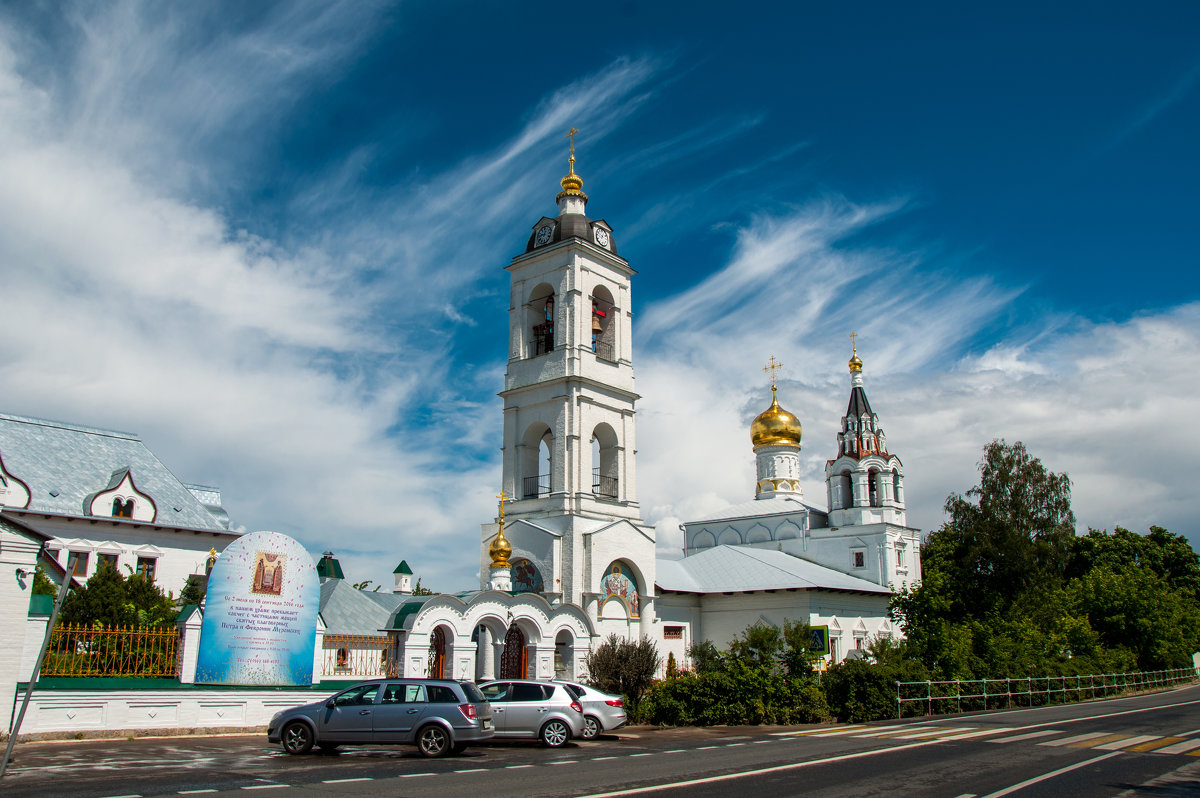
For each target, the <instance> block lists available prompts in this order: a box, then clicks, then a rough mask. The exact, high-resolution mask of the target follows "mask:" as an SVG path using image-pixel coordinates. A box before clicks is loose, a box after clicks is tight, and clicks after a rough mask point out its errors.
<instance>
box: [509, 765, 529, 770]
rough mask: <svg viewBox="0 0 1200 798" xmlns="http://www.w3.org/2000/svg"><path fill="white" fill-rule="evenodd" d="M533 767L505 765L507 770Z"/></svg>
mask: <svg viewBox="0 0 1200 798" xmlns="http://www.w3.org/2000/svg"><path fill="white" fill-rule="evenodd" d="M531 767H533V765H505V766H504V769H505V770H520V769H521V768H531Z"/></svg>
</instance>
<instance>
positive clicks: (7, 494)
mask: <svg viewBox="0 0 1200 798" xmlns="http://www.w3.org/2000/svg"><path fill="white" fill-rule="evenodd" d="M28 506H29V486H28V485H26V484H25V483H24V482H22V481H21V480H19V479H17V478H16V477H14V476H13V475H12V474H10V473H8V468H6V467H5V465H4V458H3V457H0V507H15V508H17V509H20V510H23V509H25V508H26V507H28Z"/></svg>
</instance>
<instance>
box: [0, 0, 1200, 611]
mask: <svg viewBox="0 0 1200 798" xmlns="http://www.w3.org/2000/svg"><path fill="white" fill-rule="evenodd" d="M914 6H915V7H914ZM571 127H576V128H578V129H579V131H580V133H579V134H578V136H577V137H576V139H575V143H576V155H577V158H578V160H577V163H576V169H577V171H578V173H579V174H580V175H581V176H582V177H583V178H584V181H585V185H584V190H585V191H586V192H587V193H588V194H589V196H590V198H591V199H590V202H589V205H588V215H589V216H590V217H591V218H593V219H604V220H606V221H607V222H608V223H609V224H610V225H611V226H612V228H613V230H614V239H615V240H616V242H617V246H618V247H619V251H620V253H621V254H622V256H624V257H625V258H627V259H628V260H629V262H630V264H631V265H632V266H633V268H635V269H636V270H637V275H636V276H635V277H634V279H633V313H634V316H633V319H634V328H633V329H634V353H635V354H634V368H635V374H636V378H637V389H638V391H639V393H640V394H641V396H642V399H641V400H640V402H639V403H638V414H637V425H638V427H637V435H638V452H637V460H638V462H637V467H638V486H637V493H638V498H639V500H640V503H641V509H642V516H643V518H644V519H645V520H646V521H647V522H649V523H651V524H653V525H655V526H656V529H657V538H658V550H659V552H660V554H661V555H662V556H665V557H673V556H679V554H680V547H681V545H682V535H681V533H680V532H679V528H678V525H679V523H680V522H681V521H682V520H686V519H690V518H695V517H698V516H700V515H702V514H705V513H708V512H710V511H713V510H715V509H717V508H719V507H721V506H723V505H725V504H730V503H736V502H741V501H744V500H746V499H748V498H750V497H752V496H753V490H754V458H753V452H752V451H751V447H750V441H749V424H750V422H751V420H752V419H753V418H754V416H755V415H757V414H758V413H759V412H761V411H762V410H763V409H765V408H766V407H767V405H768V404H769V397H770V388H769V380H768V379H767V377H766V375H765V374H764V373H763V372H762V367H763V366H764V365H765V364H766V362H767V360H768V358H769V357H771V356H774V357H776V358H778V360H780V361H781V362H782V363H783V365H784V368H783V370H782V371H781V372H780V375H779V398H780V402H781V403H782V404H783V406H784V407H785V408H787V409H788V410H790V411H791V412H793V413H795V414H796V415H797V417H799V419H800V421H801V423H802V424H803V426H804V439H803V450H802V453H801V458H802V465H803V468H804V475H803V477H804V478H803V480H802V483H803V487H804V491H805V496H806V500H807V501H808V502H809V503H810V504H813V505H815V506H818V507H824V506H825V488H824V483H823V478H824V477H823V469H824V464H825V461H826V460H827V459H829V458H831V457H833V456H834V454H835V451H836V449H835V447H836V433H837V429H838V423H839V417H840V416H841V414H842V413H843V412H845V406H846V402H847V399H848V396H849V375H848V372H847V368H846V361H847V359H848V358H849V356H850V337H849V336H850V333H851V332H856V333H857V334H858V338H857V341H858V351H859V355H860V356H861V357H862V359H863V361H864V364H865V366H864V372H863V373H864V378H865V383H866V388H867V392H868V395H869V396H870V398H871V402H872V406H873V409H874V410H875V411H876V412H877V413H878V414H879V416H880V422H881V425H882V426H883V428H884V430H885V431H886V433H887V438H888V445H889V449H890V450H891V451H892V453H894V454H896V455H898V456H899V457H900V459H901V461H902V462H903V464H904V469H905V487H906V499H907V502H908V517H909V522H910V524H911V525H912V526H915V527H918V528H920V529H922V530H925V531H929V530H933V529H936V528H937V527H938V526H939V524H940V523H941V522H942V520H943V515H942V507H943V504H944V502H945V500H946V497H947V495H949V494H951V493H954V492H965V491H966V490H967V489H969V488H970V487H971V486H972V485H974V484H975V483H976V481H977V464H978V462H979V460H980V458H981V455H982V449H983V446H984V445H985V444H986V443H988V442H989V441H991V440H992V439H995V438H1002V439H1004V440H1007V441H1009V442H1013V441H1023V442H1024V443H1025V444H1026V445H1027V447H1028V448H1029V450H1030V452H1031V453H1032V454H1034V455H1035V456H1037V457H1039V458H1041V460H1042V461H1043V463H1044V464H1045V465H1046V466H1047V467H1048V468H1050V469H1051V470H1053V471H1056V472H1062V471H1065V472H1067V473H1068V474H1069V475H1070V477H1071V480H1072V490H1073V506H1074V510H1075V513H1076V516H1077V517H1078V522H1079V528H1080V530H1081V531H1086V529H1087V528H1088V527H1095V528H1101V529H1112V528H1113V527H1115V526H1118V525H1119V526H1124V527H1127V528H1131V529H1134V530H1140V531H1144V530H1146V529H1147V528H1148V527H1149V525H1151V524H1157V525H1161V526H1165V527H1167V528H1169V529H1171V530H1172V531H1175V532H1180V533H1183V534H1186V535H1188V537H1189V538H1190V539H1191V540H1192V542H1193V545H1198V544H1200V528H1198V527H1197V524H1196V518H1197V515H1198V513H1197V510H1198V509H1200V508H1198V506H1197V499H1196V498H1195V497H1196V480H1197V477H1198V476H1200V458H1198V456H1197V452H1200V431H1198V429H1200V425H1198V424H1197V410H1198V408H1200V403H1198V402H1197V399H1196V397H1197V396H1198V395H1200V346H1198V344H1200V289H1198V287H1197V285H1198V281H1197V279H1196V276H1197V272H1198V269H1197V266H1198V265H1200V243H1198V239H1197V236H1196V229H1197V210H1198V202H1197V196H1196V187H1197V186H1198V185H1200V158H1198V157H1197V149H1198V148H1197V143H1196V142H1198V141H1200V6H1197V5H1196V4H1195V3H1190V2H1177V3H1172V2H1147V3H1141V4H1136V5H1134V4H1117V3H1065V2H1064V3H1045V2H1039V3H1019V2H1018V3H1003V4H1001V3H958V2H953V3H950V2H948V3H922V4H896V3H889V2H856V3H812V2H789V3H771V2H767V3H760V4H755V5H753V6H745V7H742V8H740V9H739V8H737V7H734V6H730V5H729V4H717V3H704V2H689V3H673V2H663V3H639V2H621V1H620V0H618V2H615V3H612V4H606V5H602V6H586V5H584V6H578V5H577V6H572V5H569V4H567V5H564V4H560V3H555V4H550V3H539V2H530V3H521V4H513V3H499V2H475V3H464V2H453V1H452V0H442V1H441V2H436V3H435V2H405V3H386V2H370V1H369V0H347V2H324V3H306V2H298V1H296V2H292V1H284V2H277V3H272V2H268V0H262V2H255V3H240V2H230V3H219V2H203V3H190V4H162V3H152V2H134V1H130V0H117V1H116V2H111V3H84V2H70V1H69V0H66V1H64V2H40V3H39V2H28V3H9V4H4V5H0V292H2V293H0V296H2V297H3V300H4V301H3V313H2V314H0V381H2V384H3V386H4V399H3V401H2V402H0V412H6V413H14V414H20V415H28V416H35V417H39V418H49V419H55V420H61V421H68V422H73V423H78V424H85V425H89V426H97V427H103V428H108V429H117V430H123V431H129V432H134V433H136V434H138V435H140V436H141V438H142V439H143V440H144V441H145V442H146V444H147V445H148V446H149V447H150V449H151V450H152V451H154V452H155V453H156V454H157V455H158V456H159V457H160V459H162V460H163V462H164V463H166V464H167V466H168V467H169V468H171V469H172V470H173V471H174V473H175V474H176V475H177V476H179V477H180V478H181V479H183V480H184V481H186V482H194V483H201V484H208V485H216V486H218V487H220V488H221V490H222V495H223V500H224V504H225V507H226V508H227V510H228V511H229V513H230V514H231V516H232V517H233V519H234V523H235V524H236V525H237V526H238V528H239V529H244V530H249V531H253V530H268V529H269V530H273V531H277V532H283V533H286V534H289V535H292V536H294V537H296V538H297V539H299V540H300V541H301V542H302V543H304V544H305V545H306V546H307V547H308V548H309V550H310V551H312V552H314V553H319V552H321V551H323V550H326V549H329V550H332V551H334V552H335V553H336V555H337V556H338V558H339V560H340V561H341V563H342V566H343V570H344V571H345V573H346V576H347V578H348V579H351V580H353V581H355V582H359V581H364V580H371V581H372V583H373V585H374V584H382V585H383V586H384V588H385V589H387V588H389V587H390V586H391V583H392V578H391V572H392V569H393V568H394V567H395V565H396V564H397V563H398V562H399V561H400V560H401V559H404V560H406V561H407V562H408V563H409V564H410V566H412V568H413V570H414V571H415V572H416V574H417V575H418V576H420V577H422V582H423V585H424V586H426V587H431V588H433V589H434V590H438V591H453V590H462V589H469V588H472V587H475V586H476V585H477V584H478V561H479V558H478V549H477V548H476V546H478V544H479V539H480V524H482V523H486V522H489V521H491V520H492V519H493V518H494V516H495V512H496V507H495V499H494V497H495V495H496V493H497V492H498V490H499V486H500V435H501V401H500V399H499V398H498V397H497V395H496V394H497V392H498V391H499V390H501V388H502V383H503V374H504V369H505V358H506V355H507V352H506V343H505V340H504V339H505V333H506V331H507V324H508V321H507V306H508V285H507V278H508V274H507V272H505V271H504V266H505V265H507V263H508V262H509V260H510V259H511V258H512V257H513V256H515V255H518V254H520V253H521V252H523V250H524V246H525V242H526V240H527V238H528V236H529V233H530V229H531V227H532V225H533V224H534V223H535V222H536V221H537V220H538V219H540V218H541V217H542V216H543V215H554V214H555V212H556V211H555V205H554V195H555V194H556V193H557V191H558V190H559V186H558V180H559V178H560V177H561V176H562V175H563V174H564V173H565V170H566V166H567V163H566V157H567V142H566V139H565V138H564V135H565V133H566V131H567V130H568V129H569V128H571Z"/></svg>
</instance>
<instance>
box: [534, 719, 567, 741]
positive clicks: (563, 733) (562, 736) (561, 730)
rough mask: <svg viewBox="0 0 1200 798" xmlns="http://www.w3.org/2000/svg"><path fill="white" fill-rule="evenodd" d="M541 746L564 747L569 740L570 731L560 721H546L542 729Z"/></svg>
mask: <svg viewBox="0 0 1200 798" xmlns="http://www.w3.org/2000/svg"><path fill="white" fill-rule="evenodd" d="M540 736H541V738H542V744H543V745H545V746H546V747H547V748H558V747H559V746H563V745H566V744H567V742H568V741H569V740H570V739H571V730H570V729H569V728H567V724H565V723H563V722H562V721H561V720H552V721H548V722H547V723H546V725H545V726H543V727H542V733H541V735H540Z"/></svg>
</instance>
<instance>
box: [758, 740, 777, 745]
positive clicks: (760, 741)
mask: <svg viewBox="0 0 1200 798" xmlns="http://www.w3.org/2000/svg"><path fill="white" fill-rule="evenodd" d="M773 742H775V741H774V740H755V741H754V744H755V745H762V744H763V743H773Z"/></svg>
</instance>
